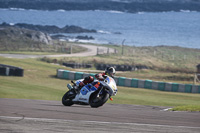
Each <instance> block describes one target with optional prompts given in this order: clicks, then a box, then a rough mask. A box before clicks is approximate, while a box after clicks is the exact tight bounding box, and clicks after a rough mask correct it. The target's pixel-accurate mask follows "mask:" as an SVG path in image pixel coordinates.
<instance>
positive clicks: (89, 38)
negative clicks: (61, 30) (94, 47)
mask: <svg viewBox="0 0 200 133" xmlns="http://www.w3.org/2000/svg"><path fill="white" fill-rule="evenodd" d="M76 39H82V40H94V38H93V37H92V36H90V37H89V36H77V37H76Z"/></svg>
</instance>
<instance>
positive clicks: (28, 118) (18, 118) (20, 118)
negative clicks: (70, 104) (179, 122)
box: [0, 116, 200, 129]
mask: <svg viewBox="0 0 200 133" xmlns="http://www.w3.org/2000/svg"><path fill="white" fill-rule="evenodd" d="M1 118H2V119H17V120H19V121H20V120H35V121H36V120H37V121H46V122H75V123H77V122H82V123H96V124H114V125H116V124H120V125H121V124H124V125H135V126H152V127H176V128H177V127H178V128H192V129H200V127H190V126H171V125H156V124H142V123H123V122H103V121H84V120H63V119H49V118H30V117H11V116H0V119H1Z"/></svg>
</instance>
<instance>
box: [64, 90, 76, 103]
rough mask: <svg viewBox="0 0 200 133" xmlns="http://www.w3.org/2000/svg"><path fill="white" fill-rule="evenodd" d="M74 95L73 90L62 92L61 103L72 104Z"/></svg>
mask: <svg viewBox="0 0 200 133" xmlns="http://www.w3.org/2000/svg"><path fill="white" fill-rule="evenodd" d="M74 97H75V93H74V92H73V91H71V90H70V91H68V92H66V93H65V94H64V96H63V97H62V104H63V105H65V106H71V105H73V104H74V102H73V101H72V99H73V98H74Z"/></svg>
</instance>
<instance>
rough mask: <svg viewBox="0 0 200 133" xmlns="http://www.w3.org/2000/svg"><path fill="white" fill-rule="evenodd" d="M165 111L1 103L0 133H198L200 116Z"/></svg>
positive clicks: (56, 103)
mask: <svg viewBox="0 0 200 133" xmlns="http://www.w3.org/2000/svg"><path fill="white" fill-rule="evenodd" d="M165 108H166V107H157V106H138V105H119V104H108V103H107V104H105V105H104V106H102V107H100V108H90V106H83V105H73V106H71V107H66V106H63V105H62V103H61V101H43V100H28V99H4V98H1V99H0V132H1V133H10V132H12V133H13V132H14V133H36V132H37V133H39V132H41V133H55V132H66V133H79V132H91V133H102V132H109V133H127V132H136V133H146V132H151V133H199V132H200V113H199V112H171V111H164V109H165Z"/></svg>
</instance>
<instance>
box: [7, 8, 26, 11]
mask: <svg viewBox="0 0 200 133" xmlns="http://www.w3.org/2000/svg"><path fill="white" fill-rule="evenodd" d="M8 9H9V10H13V11H24V10H26V9H24V8H8Z"/></svg>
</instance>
